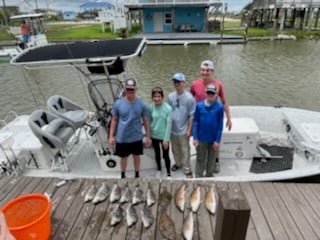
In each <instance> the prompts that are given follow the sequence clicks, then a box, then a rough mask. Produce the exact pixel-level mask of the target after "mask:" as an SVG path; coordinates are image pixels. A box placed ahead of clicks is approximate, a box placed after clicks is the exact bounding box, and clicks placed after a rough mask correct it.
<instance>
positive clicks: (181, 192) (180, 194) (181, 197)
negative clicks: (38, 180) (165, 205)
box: [175, 182, 187, 212]
mask: <svg viewBox="0 0 320 240" xmlns="http://www.w3.org/2000/svg"><path fill="white" fill-rule="evenodd" d="M186 187H187V184H186V183H185V182H183V183H182V184H181V185H180V186H179V188H178V189H177V191H176V194H175V203H176V206H177V208H178V209H179V210H180V211H181V212H183V211H184V205H185V202H186V196H185V194H186Z"/></svg>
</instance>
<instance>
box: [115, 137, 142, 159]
mask: <svg viewBox="0 0 320 240" xmlns="http://www.w3.org/2000/svg"><path fill="white" fill-rule="evenodd" d="M130 154H133V155H142V154H143V142H142V140H140V141H136V142H132V143H116V152H115V155H117V156H119V157H128V156H129V155H130Z"/></svg>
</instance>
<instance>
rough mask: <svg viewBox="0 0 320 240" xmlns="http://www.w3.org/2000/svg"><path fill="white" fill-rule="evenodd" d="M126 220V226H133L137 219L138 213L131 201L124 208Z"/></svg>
mask: <svg viewBox="0 0 320 240" xmlns="http://www.w3.org/2000/svg"><path fill="white" fill-rule="evenodd" d="M126 220H127V225H128V227H131V226H133V225H134V224H136V222H137V221H138V215H137V212H136V209H135V207H134V205H133V203H130V204H129V205H128V207H127V209H126Z"/></svg>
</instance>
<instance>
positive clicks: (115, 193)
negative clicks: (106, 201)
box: [110, 183, 121, 203]
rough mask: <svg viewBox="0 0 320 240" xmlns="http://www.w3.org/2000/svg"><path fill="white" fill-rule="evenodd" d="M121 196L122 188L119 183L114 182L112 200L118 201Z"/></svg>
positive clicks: (112, 201)
mask: <svg viewBox="0 0 320 240" xmlns="http://www.w3.org/2000/svg"><path fill="white" fill-rule="evenodd" d="M120 198H121V188H120V187H119V185H118V184H117V183H114V184H113V187H112V190H111V194H110V202H111V203H114V202H116V201H119V200H120Z"/></svg>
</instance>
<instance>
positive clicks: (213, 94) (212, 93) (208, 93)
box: [206, 92, 216, 96]
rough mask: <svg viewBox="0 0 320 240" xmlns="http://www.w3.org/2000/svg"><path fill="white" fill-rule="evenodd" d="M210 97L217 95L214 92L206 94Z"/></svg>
mask: <svg viewBox="0 0 320 240" xmlns="http://www.w3.org/2000/svg"><path fill="white" fill-rule="evenodd" d="M206 93H207V94H208V95H212V96H214V95H216V93H214V92H206Z"/></svg>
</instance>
